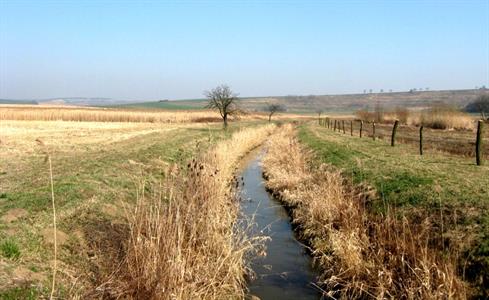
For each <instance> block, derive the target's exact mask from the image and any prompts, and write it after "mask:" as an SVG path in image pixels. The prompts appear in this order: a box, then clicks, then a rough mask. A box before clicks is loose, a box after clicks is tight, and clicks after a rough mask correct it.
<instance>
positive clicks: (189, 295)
mask: <svg viewBox="0 0 489 300" xmlns="http://www.w3.org/2000/svg"><path fill="white" fill-rule="evenodd" d="M273 130H274V126H270V125H269V126H265V127H260V128H255V129H246V130H242V131H240V132H238V133H236V134H234V135H233V136H232V137H231V139H229V140H227V141H224V142H222V143H219V144H218V145H217V146H216V147H214V148H213V149H212V150H210V151H209V152H207V153H205V154H203V155H202V156H201V157H199V158H198V159H193V160H192V161H191V162H189V163H188V165H187V168H183V169H182V168H178V167H177V166H176V165H174V166H173V167H171V168H169V169H168V170H167V171H166V175H165V179H164V181H163V182H161V183H160V184H156V185H146V184H145V183H141V186H140V190H139V193H138V197H137V204H136V205H135V206H134V207H128V208H127V224H128V225H127V228H128V229H127V230H128V233H127V235H122V236H126V237H127V239H126V240H123V241H122V246H121V249H120V251H121V252H120V253H116V255H115V256H112V257H106V258H105V259H107V260H108V261H107V262H106V263H105V267H106V269H105V270H103V272H102V273H103V276H102V277H101V278H100V283H101V284H100V285H99V287H98V288H97V290H96V294H97V293H98V294H97V295H94V294H91V295H90V296H92V297H93V296H105V297H109V298H124V299H235V298H243V297H244V290H245V280H244V275H245V273H244V271H245V260H244V256H245V254H246V253H248V252H249V251H251V250H252V249H253V248H254V245H255V243H256V242H258V240H252V239H249V238H248V237H247V236H246V235H245V233H244V232H242V230H240V228H238V227H239V226H237V216H238V203H237V202H236V201H235V199H234V197H233V193H232V189H231V186H230V183H231V179H232V177H233V172H234V165H235V163H236V162H237V161H238V159H239V158H240V157H242V156H243V155H244V154H246V153H247V152H248V151H250V150H251V149H253V148H254V147H256V146H258V145H259V144H260V143H262V142H263V141H264V140H265V138H267V137H268V136H269V135H270V133H271V132H272V131H273Z"/></svg>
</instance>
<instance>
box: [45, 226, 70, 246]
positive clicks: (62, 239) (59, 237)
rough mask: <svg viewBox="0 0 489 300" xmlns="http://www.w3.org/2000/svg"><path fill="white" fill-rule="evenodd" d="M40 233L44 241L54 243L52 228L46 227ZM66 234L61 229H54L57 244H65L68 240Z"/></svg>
mask: <svg viewBox="0 0 489 300" xmlns="http://www.w3.org/2000/svg"><path fill="white" fill-rule="evenodd" d="M41 235H42V237H43V239H44V242H45V243H47V244H54V234H53V229H52V228H46V229H43V230H42V231H41ZM68 238H69V237H68V235H67V234H66V233H64V232H63V231H61V230H56V242H57V244H58V245H59V246H61V245H64V244H66V242H67V241H68Z"/></svg>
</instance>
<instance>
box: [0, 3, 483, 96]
mask: <svg viewBox="0 0 489 300" xmlns="http://www.w3.org/2000/svg"><path fill="white" fill-rule="evenodd" d="M221 83H226V84H228V85H230V86H231V87H232V88H233V89H234V90H235V91H236V92H238V93H240V94H241V95H242V96H258V95H288V94H336V93H362V92H363V90H364V89H367V90H368V89H373V90H377V91H378V90H379V89H384V90H386V91H387V90H389V89H392V90H407V89H410V88H425V87H429V88H431V89H452V88H453V89H457V88H474V87H475V86H481V85H486V86H489V0H482V1H470V0H468V1H463V0H461V1H266V2H259V1H227V2H224V1H222V2H221V1H186V2H176V1H175V2H163V1H137V2H136V1H68V0H66V1H42V0H36V1H6V0H0V98H17V99H19V98H24V99H25V98H36V99H39V98H50V97H71V96H81V97H109V98H115V99H133V100H146V99H164V98H169V99H176V98H195V97H202V92H203V91H204V90H207V89H210V88H212V87H214V86H215V85H217V84H221Z"/></svg>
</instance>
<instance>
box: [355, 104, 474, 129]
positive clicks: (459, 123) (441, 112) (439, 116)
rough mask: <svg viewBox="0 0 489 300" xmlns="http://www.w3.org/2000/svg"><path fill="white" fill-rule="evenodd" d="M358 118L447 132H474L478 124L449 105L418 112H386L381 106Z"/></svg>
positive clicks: (400, 108)
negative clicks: (396, 122)
mask: <svg viewBox="0 0 489 300" xmlns="http://www.w3.org/2000/svg"><path fill="white" fill-rule="evenodd" d="M356 117H357V118H358V119H359V120H362V121H365V122H376V123H393V122H394V120H399V121H400V123H401V124H406V125H413V126H421V125H423V126H424V127H427V128H433V129H447V130H453V129H457V130H474V128H475V123H476V120H475V118H473V117H472V116H470V115H469V114H467V113H465V112H462V111H460V110H458V109H456V108H454V107H451V106H447V105H434V106H432V107H430V108H427V109H423V110H417V111H410V110H408V109H407V108H402V107H397V108H395V109H394V110H389V111H385V110H384V109H383V108H382V107H381V106H379V107H376V108H375V111H368V110H359V111H357V112H356Z"/></svg>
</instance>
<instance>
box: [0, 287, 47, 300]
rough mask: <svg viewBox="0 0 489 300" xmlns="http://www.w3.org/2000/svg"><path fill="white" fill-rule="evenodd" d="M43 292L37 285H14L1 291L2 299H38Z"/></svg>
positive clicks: (0, 296)
mask: <svg viewBox="0 0 489 300" xmlns="http://www.w3.org/2000/svg"><path fill="white" fill-rule="evenodd" d="M41 294H42V293H41V292H40V291H39V290H38V289H36V288H35V287H27V286H22V287H14V288H11V289H8V290H5V291H0V299H2V300H20V299H22V300H36V299H39V297H40V296H41Z"/></svg>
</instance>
